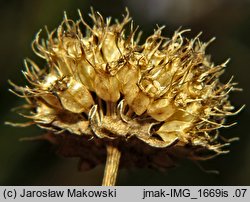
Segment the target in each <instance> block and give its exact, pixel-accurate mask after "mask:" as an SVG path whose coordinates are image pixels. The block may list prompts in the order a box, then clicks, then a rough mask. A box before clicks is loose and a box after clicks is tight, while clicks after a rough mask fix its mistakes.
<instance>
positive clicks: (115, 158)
mask: <svg viewBox="0 0 250 202" xmlns="http://www.w3.org/2000/svg"><path fill="white" fill-rule="evenodd" d="M106 148H107V159H106V165H105V171H104V176H103V181H102V186H114V185H115V182H116V176H117V173H118V167H119V162H120V157H121V152H120V151H119V149H118V148H117V147H116V146H114V145H107V147H106Z"/></svg>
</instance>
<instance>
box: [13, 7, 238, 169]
mask: <svg viewBox="0 0 250 202" xmlns="http://www.w3.org/2000/svg"><path fill="white" fill-rule="evenodd" d="M79 15H80V20H78V21H76V22H74V21H72V20H70V19H68V18H67V16H66V14H65V17H64V20H63V22H62V23H61V25H60V26H59V27H58V28H57V29H56V31H53V32H48V38H47V39H46V40H44V39H42V40H41V39H40V32H39V33H38V34H37V35H36V38H35V40H34V42H33V44H32V47H33V50H34V52H35V53H36V54H37V55H38V56H40V57H42V58H43V59H45V60H46V62H47V68H40V67H38V66H37V65H36V64H35V63H34V62H32V61H30V60H26V61H25V66H26V71H25V72H24V76H25V77H26V79H27V80H28V81H29V83H30V85H29V86H26V87H19V86H16V85H14V84H12V85H13V87H14V90H15V92H16V94H18V95H19V96H20V97H24V98H25V99H26V100H27V102H28V105H29V108H28V113H29V114H28V115H25V117H27V118H29V119H31V120H32V123H30V122H29V123H30V124H36V125H38V126H40V127H41V128H45V129H47V130H50V131H52V132H53V134H54V136H53V137H60V133H62V134H61V136H63V133H65V132H69V133H70V134H71V135H72V137H75V136H73V134H74V135H79V136H80V137H81V136H82V137H83V140H86V139H84V137H89V138H90V137H91V138H92V141H96V142H98V145H99V144H106V143H107V141H111V142H116V143H117V142H118V143H119V145H120V147H127V146H128V145H129V144H131V145H133V146H134V147H137V144H134V141H138V140H139V142H140V141H142V142H145V143H146V144H147V145H150V146H152V147H158V148H165V149H162V151H164V152H166V151H167V152H166V158H168V157H167V155H168V154H170V153H171V155H172V156H173V155H176V156H182V157H186V158H190V159H203V158H207V157H211V156H212V155H217V154H220V153H224V152H226V151H224V150H223V149H222V147H224V146H225V145H227V144H228V142H226V143H225V142H224V143H223V142H222V141H221V139H220V136H219V135H218V129H219V128H221V127H228V126H230V125H225V118H226V117H227V116H230V115H234V114H237V113H238V112H232V110H233V109H234V107H233V106H232V105H231V104H230V102H229V101H228V94H229V92H230V91H232V90H235V89H236V88H234V86H235V83H232V82H231V80H230V81H229V82H228V83H226V84H222V83H221V82H220V81H219V77H220V75H221V74H222V73H223V71H224V67H225V65H226V63H227V62H225V63H223V64H221V65H214V64H213V63H212V62H211V61H210V57H209V56H208V55H206V53H205V49H206V47H207V46H208V45H209V43H210V42H211V41H212V40H211V41H209V42H207V43H203V42H201V41H200V40H199V35H198V36H197V37H195V38H194V39H191V40H189V39H187V38H185V37H183V33H184V32H186V31H188V30H183V31H179V30H178V31H176V32H175V33H174V35H173V36H172V38H170V39H169V38H165V37H163V36H162V35H161V31H162V29H163V27H160V28H157V30H155V31H154V33H153V35H151V36H149V37H148V38H147V39H146V41H145V42H144V43H142V44H139V43H138V41H139V38H140V34H138V35H137V34H136V30H137V29H134V28H133V23H130V32H129V34H128V35H126V34H125V28H124V27H125V25H127V24H129V22H130V21H131V18H130V17H129V14H128V12H127V15H126V16H124V19H123V21H122V22H118V21H117V22H116V23H114V24H111V18H107V19H106V20H104V19H103V17H102V16H101V15H100V14H99V13H95V12H92V14H91V15H90V16H91V18H92V20H93V24H94V25H93V27H92V28H91V27H90V26H89V25H87V24H86V23H85V22H84V20H83V18H82V16H81V14H80V12H79ZM81 26H84V28H85V29H86V34H84V33H83V31H82V29H81ZM25 108H27V105H25ZM15 125H17V124H15ZM24 125H25V126H26V125H29V124H23V125H21V126H24ZM130 138H131V139H132V140H133V141H130ZM100 142H101V143H100ZM121 145H122V146H121ZM126 145H127V146H126ZM131 145H129V146H128V147H129V148H130V147H131ZM138 145H141V143H138ZM95 146H96V144H95V145H93V147H95ZM72 147H74V146H72ZM80 147H81V146H80ZM138 148H141V146H138ZM166 148H167V149H166ZM92 149H93V148H92ZM121 150H122V149H121ZM152 150H153V149H152ZM184 150H185V152H178V151H184ZM173 151H176V152H173ZM200 151H212V152H213V154H209V156H203V155H202V154H201V153H200ZM140 152H142V153H143V150H140ZM145 152H146V151H145ZM154 154H155V155H156V153H154ZM154 154H153V155H154ZM76 155H77V154H76ZM78 155H79V156H81V157H82V158H83V154H82V155H80V154H78ZM93 155H95V154H93ZM154 157H155V158H157V157H156V156H154ZM158 166H162V165H161V163H158ZM165 166H166V165H165ZM163 167H164V166H163Z"/></svg>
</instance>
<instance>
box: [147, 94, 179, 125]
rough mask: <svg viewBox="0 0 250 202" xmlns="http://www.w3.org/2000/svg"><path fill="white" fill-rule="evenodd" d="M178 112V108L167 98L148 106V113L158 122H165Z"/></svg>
mask: <svg viewBox="0 0 250 202" xmlns="http://www.w3.org/2000/svg"><path fill="white" fill-rule="evenodd" d="M175 112H176V107H174V106H173V104H172V102H171V101H170V100H169V99H166V98H162V99H161V98H160V99H158V100H156V101H154V102H152V103H150V105H149V106H148V109H147V113H148V114H149V115H150V116H152V117H153V118H154V119H155V120H157V121H165V120H167V119H168V118H169V117H171V116H172V115H173V114H174V113H175Z"/></svg>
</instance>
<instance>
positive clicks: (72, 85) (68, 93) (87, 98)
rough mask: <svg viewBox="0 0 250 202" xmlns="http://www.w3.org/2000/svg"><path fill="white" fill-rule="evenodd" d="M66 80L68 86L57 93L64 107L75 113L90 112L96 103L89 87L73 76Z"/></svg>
mask: <svg viewBox="0 0 250 202" xmlns="http://www.w3.org/2000/svg"><path fill="white" fill-rule="evenodd" d="M66 82H67V88H66V89H65V90H62V91H59V92H58V93H57V94H58V97H59V99H60V101H61V103H62V106H63V108H65V109H66V110H69V111H70V112H73V113H81V112H88V111H89V109H90V108H91V106H92V105H93V104H94V101H93V98H92V96H91V94H90V92H89V91H88V89H87V88H86V87H85V86H84V85H83V84H82V83H80V82H78V81H76V80H74V79H73V78H68V79H67V81H66Z"/></svg>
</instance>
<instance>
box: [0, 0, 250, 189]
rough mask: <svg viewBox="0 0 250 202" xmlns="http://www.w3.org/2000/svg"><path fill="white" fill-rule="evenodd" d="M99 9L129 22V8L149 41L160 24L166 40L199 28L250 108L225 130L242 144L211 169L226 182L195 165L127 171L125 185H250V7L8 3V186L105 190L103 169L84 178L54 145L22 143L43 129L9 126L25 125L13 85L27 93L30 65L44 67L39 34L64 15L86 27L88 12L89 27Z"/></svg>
mask: <svg viewBox="0 0 250 202" xmlns="http://www.w3.org/2000/svg"><path fill="white" fill-rule="evenodd" d="M91 6H93V8H94V9H95V10H98V11H99V12H100V13H101V14H102V15H103V16H106V17H108V16H112V17H113V18H118V19H122V17H121V15H122V13H125V7H128V8H129V11H130V14H131V16H132V17H133V20H134V22H135V24H137V25H139V26H140V29H141V30H143V37H142V40H143V39H144V38H145V37H146V36H147V35H149V34H152V32H153V29H154V28H156V24H159V25H166V28H165V30H164V35H166V36H168V37H170V36H172V34H173V32H174V31H175V30H176V29H178V28H179V27H180V26H182V28H183V29H184V28H191V29H192V32H191V33H188V34H187V36H188V37H194V36H195V35H197V34H198V33H199V32H200V31H203V35H202V36H201V39H202V41H207V40H209V39H211V38H212V37H214V36H216V40H215V42H213V43H212V44H211V45H210V46H209V48H208V50H207V51H208V53H209V54H211V55H212V60H213V61H214V63H215V64H220V63H222V62H224V61H225V60H226V59H227V58H231V61H230V63H229V65H228V67H227V68H226V69H227V70H226V72H225V74H224V75H223V78H222V80H223V81H227V80H228V79H229V78H230V76H231V75H234V76H235V81H237V82H239V87H241V88H243V89H244V91H243V92H234V93H232V94H231V100H232V103H233V105H235V106H236V108H239V107H240V106H242V105H243V104H246V105H247V106H246V107H245V109H244V110H243V111H242V112H241V113H240V114H239V115H238V116H236V117H232V118H230V120H229V121H237V122H238V124H237V125H236V126H233V127H232V128H229V129H225V130H221V131H220V132H221V134H223V135H224V136H225V137H229V138H230V137H235V136H238V137H240V141H238V142H234V143H232V145H231V146H230V150H231V152H230V153H229V154H227V155H222V156H219V157H217V158H215V159H212V160H210V161H207V162H202V163H201V164H202V166H203V167H204V168H205V169H208V170H209V169H216V170H218V171H220V175H211V174H207V173H205V172H204V171H202V170H201V169H200V168H199V167H198V166H197V165H195V164H194V163H192V162H189V161H182V162H179V166H177V167H176V168H173V169H170V170H168V171H167V172H159V171H156V170H151V169H139V168H138V169H137V168H131V169H121V171H120V173H119V176H118V185H250V132H249V131H250V130H249V121H250V119H249V114H250V110H249V109H250V108H249V106H250V89H249V86H250V0H238V1H235V0H209V1H207V0H136V1H135V0H102V1H100V0H53V1H50V0H39V1H31V0H21V1H20V0H0V29H1V30H0V61H1V62H0V70H1V73H0V82H1V83H0V110H1V111H0V113H1V116H0V185H100V184H101V181H102V179H101V178H102V175H103V169H104V167H103V166H98V167H96V168H95V169H93V170H91V171H88V172H79V171H77V163H78V160H77V159H67V158H62V157H60V156H58V155H57V154H56V153H55V152H54V150H55V148H54V147H53V146H52V145H50V144H49V143H47V142H39V141H35V142H20V141H19V138H22V137H29V136H36V135H39V134H42V133H43V131H42V130H40V129H38V128H37V127H35V126H34V127H28V128H14V127H10V126H6V125H4V121H15V122H21V121H24V120H23V119H21V118H20V117H19V116H18V115H17V114H15V113H13V112H11V111H10V109H11V108H13V107H15V106H18V105H20V104H22V102H23V100H21V99H19V98H17V97H16V96H14V95H12V94H11V93H10V92H8V88H9V87H10V86H9V85H8V83H7V80H8V79H10V80H12V81H14V82H15V83H16V84H19V85H23V84H24V78H23V76H22V74H21V70H22V69H23V59H24V58H25V57H29V58H31V59H34V60H35V61H36V62H38V63H39V62H40V64H42V61H41V60H40V59H38V57H37V56H35V55H34V53H32V51H31V47H30V44H31V41H32V40H33V38H34V36H35V34H36V32H37V31H38V30H39V29H40V28H43V27H44V25H47V26H48V28H49V29H50V30H52V29H54V28H55V27H57V26H58V25H59V23H60V22H61V20H62V18H63V11H67V13H68V17H70V18H72V19H74V20H76V19H78V14H77V9H78V8H79V9H81V11H82V14H83V16H84V18H85V20H86V21H87V22H89V23H90V19H89V17H88V13H89V12H90V7H91Z"/></svg>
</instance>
